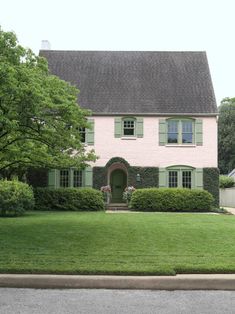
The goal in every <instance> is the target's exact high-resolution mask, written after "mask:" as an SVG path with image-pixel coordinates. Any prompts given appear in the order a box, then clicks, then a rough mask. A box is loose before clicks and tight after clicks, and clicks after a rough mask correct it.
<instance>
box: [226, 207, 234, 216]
mask: <svg viewBox="0 0 235 314" xmlns="http://www.w3.org/2000/svg"><path fill="white" fill-rule="evenodd" d="M224 209H226V210H227V211H228V212H230V213H231V214H233V215H235V208H234V207H224Z"/></svg>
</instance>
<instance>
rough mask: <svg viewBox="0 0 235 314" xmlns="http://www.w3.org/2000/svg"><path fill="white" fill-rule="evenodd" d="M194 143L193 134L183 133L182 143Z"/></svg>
mask: <svg viewBox="0 0 235 314" xmlns="http://www.w3.org/2000/svg"><path fill="white" fill-rule="evenodd" d="M192 142H193V134H192V133H182V143H186V144H187V143H189V144H190V143H192Z"/></svg>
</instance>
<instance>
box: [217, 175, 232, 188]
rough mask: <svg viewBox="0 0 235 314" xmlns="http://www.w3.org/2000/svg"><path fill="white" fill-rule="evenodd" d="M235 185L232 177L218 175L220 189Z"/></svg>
mask: <svg viewBox="0 0 235 314" xmlns="http://www.w3.org/2000/svg"><path fill="white" fill-rule="evenodd" d="M234 185H235V182H234V179H233V178H232V177H226V176H220V177H219V187H220V188H222V189H226V188H232V187H233V186H234Z"/></svg>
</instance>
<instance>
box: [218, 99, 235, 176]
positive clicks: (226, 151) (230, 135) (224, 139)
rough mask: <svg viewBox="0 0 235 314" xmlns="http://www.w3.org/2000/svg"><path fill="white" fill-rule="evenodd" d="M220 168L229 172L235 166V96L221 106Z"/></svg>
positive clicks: (224, 172) (223, 101)
mask: <svg viewBox="0 0 235 314" xmlns="http://www.w3.org/2000/svg"><path fill="white" fill-rule="evenodd" d="M219 168H220V172H221V173H222V174H227V173H229V172H230V171H231V170H233V169H234V168H235V98H225V99H223V100H222V101H221V105H220V107H219Z"/></svg>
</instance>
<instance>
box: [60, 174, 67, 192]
mask: <svg viewBox="0 0 235 314" xmlns="http://www.w3.org/2000/svg"><path fill="white" fill-rule="evenodd" d="M68 186H69V171H68V170H60V187H61V188H67V187H68Z"/></svg>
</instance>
